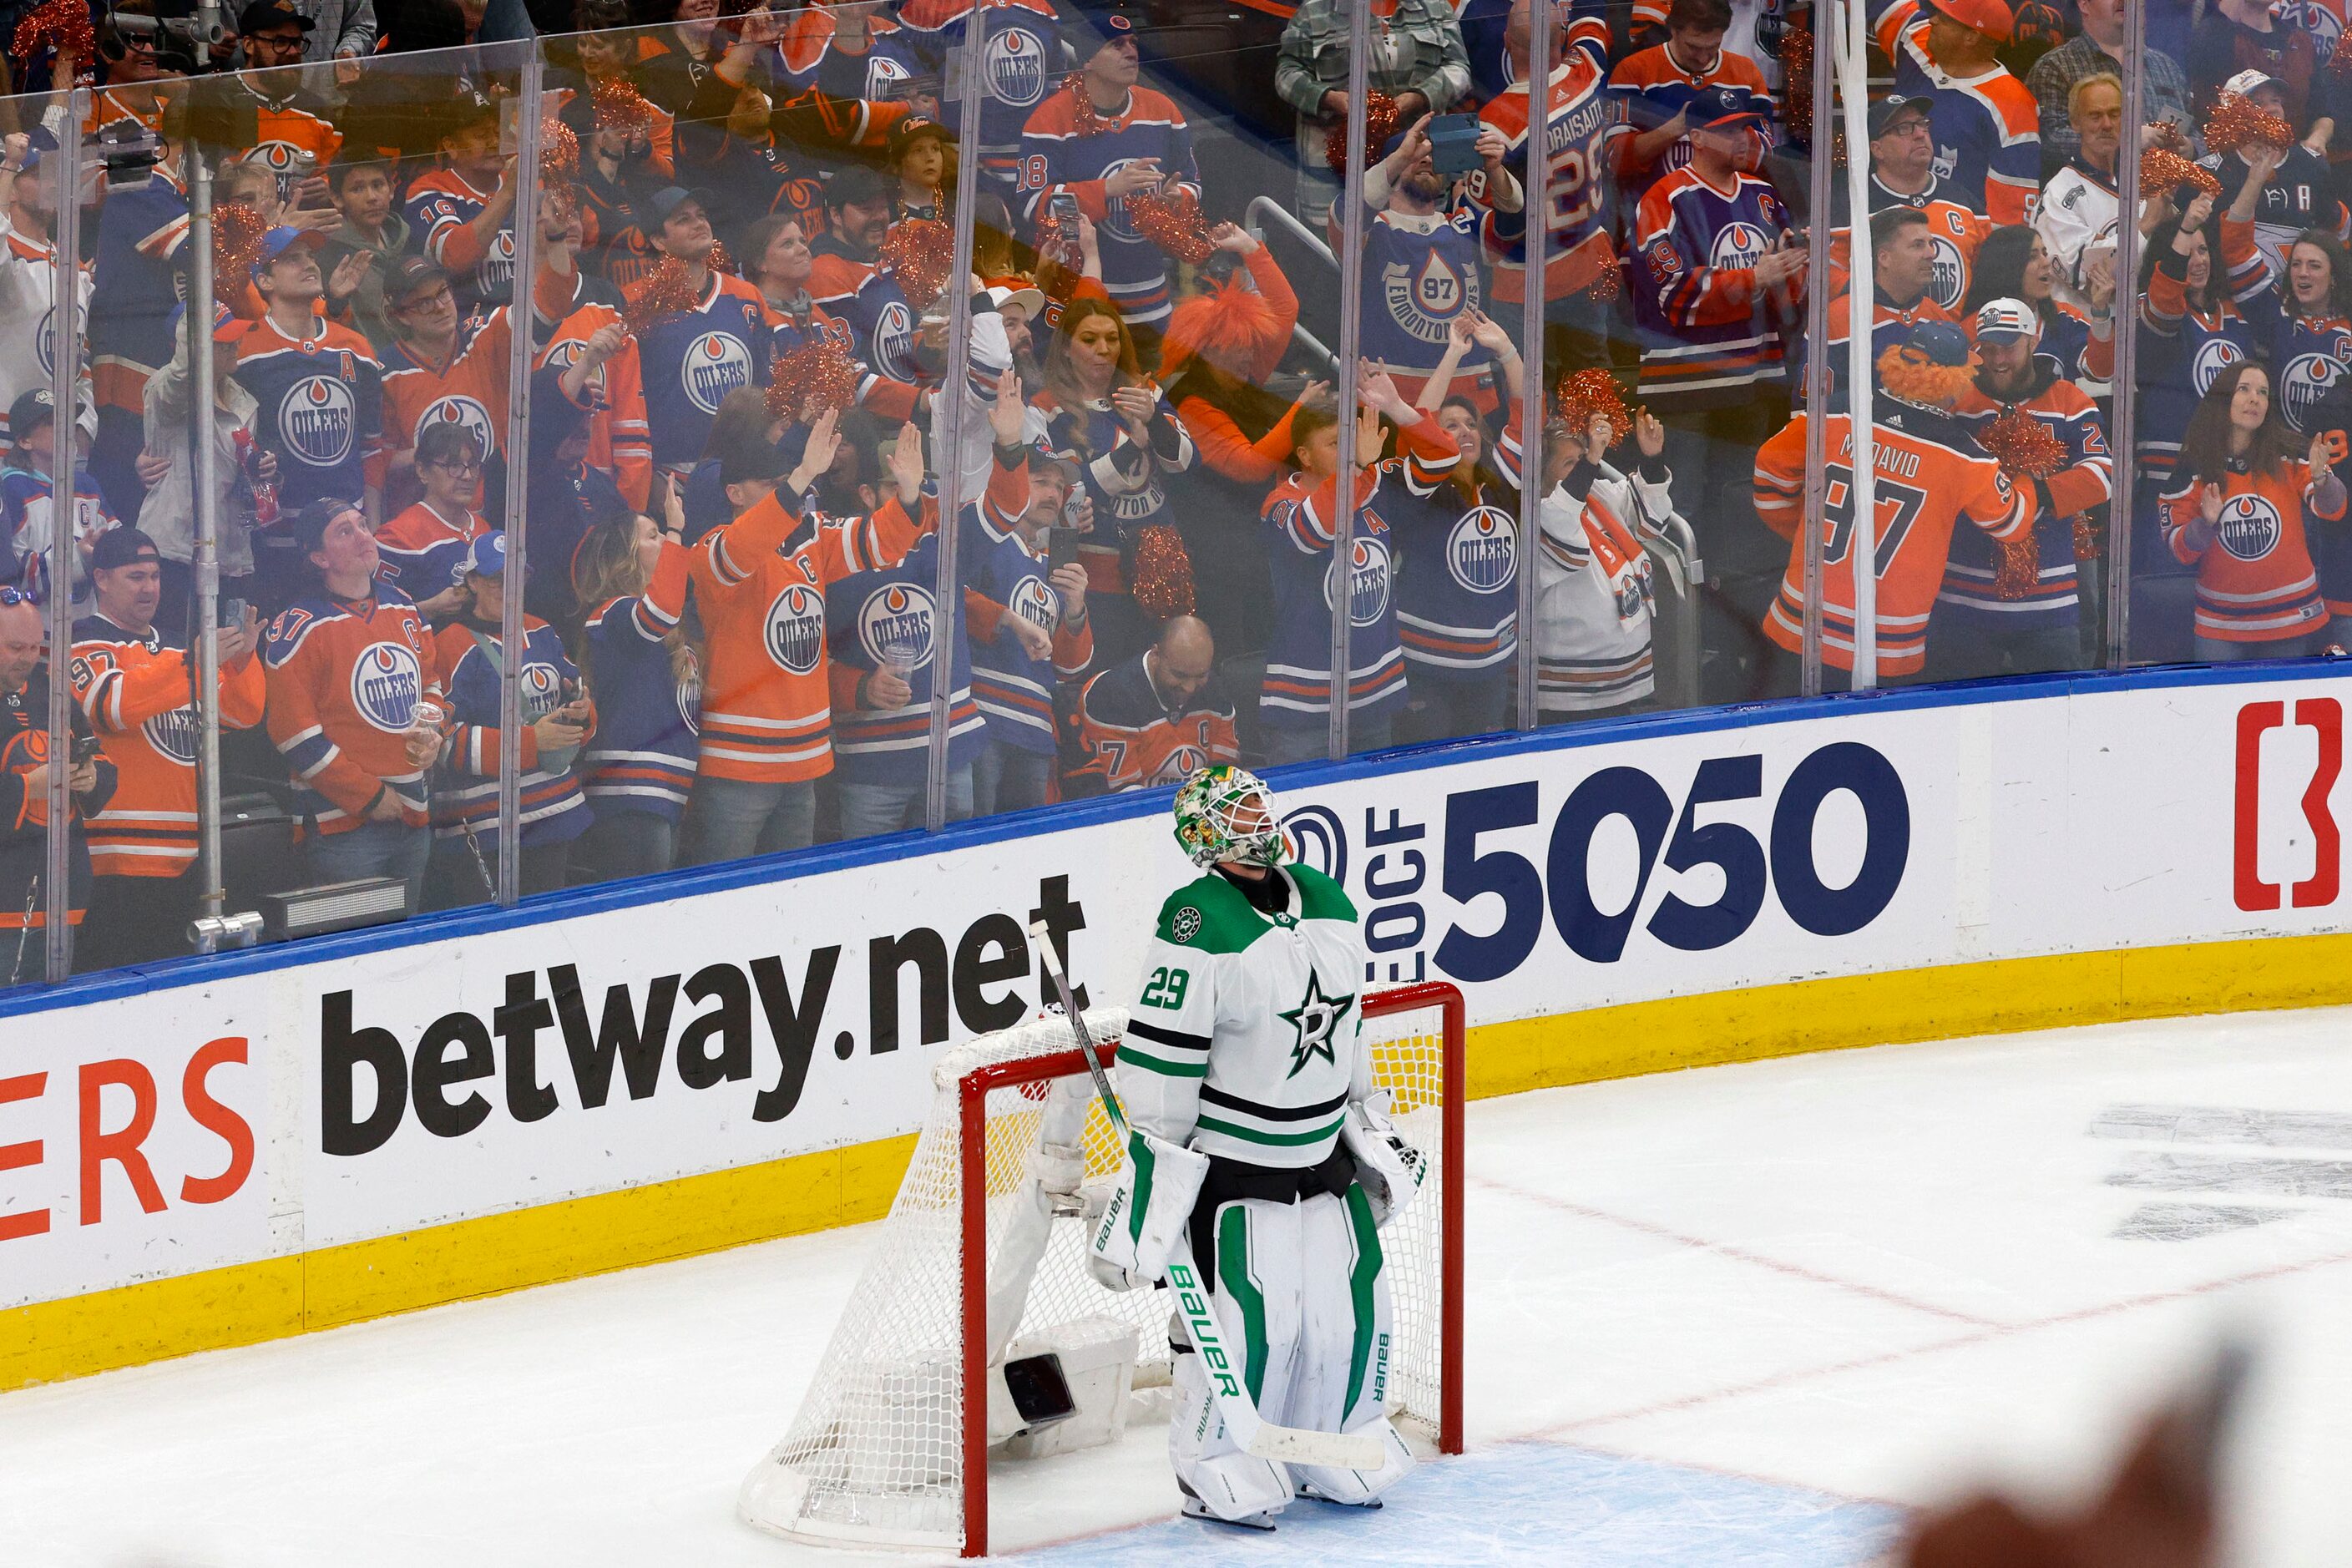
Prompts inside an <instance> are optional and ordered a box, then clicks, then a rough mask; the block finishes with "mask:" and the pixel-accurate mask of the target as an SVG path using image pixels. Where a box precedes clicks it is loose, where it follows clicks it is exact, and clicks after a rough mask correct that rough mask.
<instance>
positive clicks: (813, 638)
mask: <svg viewBox="0 0 2352 1568" xmlns="http://www.w3.org/2000/svg"><path fill="white" fill-rule="evenodd" d="M766 633H767V636H766V639H765V640H766V643H767V648H768V657H769V658H772V659H773V660H775V661H776V663H777V664H778V665H779V666H781V667H782V668H785V669H788V670H790V671H792V673H793V674H794V675H806V674H808V673H810V672H811V671H812V670H814V669H815V668H816V666H817V660H818V659H819V658H823V657H824V595H822V594H820V593H818V592H817V591H816V590H815V589H814V588H812V587H810V586H809V585H808V584H805V583H793V584H789V585H788V586H787V587H786V588H785V589H784V591H783V592H782V593H781V594H779V595H776V600H775V603H773V604H772V605H769V606H768V622H767V626H766Z"/></svg>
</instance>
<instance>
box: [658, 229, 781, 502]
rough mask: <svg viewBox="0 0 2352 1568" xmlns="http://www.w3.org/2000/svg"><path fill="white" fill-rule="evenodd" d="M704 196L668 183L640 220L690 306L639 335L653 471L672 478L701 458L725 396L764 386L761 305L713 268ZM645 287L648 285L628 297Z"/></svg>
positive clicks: (750, 291) (766, 341)
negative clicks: (680, 272) (681, 281)
mask: <svg viewBox="0 0 2352 1568" xmlns="http://www.w3.org/2000/svg"><path fill="white" fill-rule="evenodd" d="M706 198H707V193H705V192H702V191H688V190H682V189H680V188H679V187H677V186H676V185H672V186H670V187H669V188H668V189H667V190H664V191H662V192H660V193H659V194H657V195H655V197H654V198H653V201H652V202H651V204H650V206H649V210H648V212H647V215H646V216H648V217H649V218H651V219H652V222H653V226H652V228H651V229H650V230H649V231H648V232H649V233H650V235H651V236H652V238H653V242H654V245H655V246H656V248H658V249H659V250H660V251H661V253H662V255H663V256H664V257H665V258H668V259H669V260H673V261H676V262H677V263H679V264H680V265H681V266H682V267H683V268H685V270H686V286H687V291H688V295H689V296H690V297H691V298H692V300H693V301H694V302H693V303H692V304H691V305H689V306H688V307H687V308H686V309H684V310H678V311H677V312H675V313H673V314H670V315H667V316H666V317H664V318H663V319H662V320H661V321H658V322H656V323H655V325H654V326H653V327H652V328H650V329H649V330H647V331H643V332H640V333H638V334H637V361H638V364H639V366H640V367H641V373H642V374H643V375H644V377H645V393H646V423H647V425H649V426H651V427H652V431H653V443H654V467H655V468H659V469H662V470H663V471H665V472H667V473H670V474H674V475H684V474H685V473H686V472H687V471H688V469H690V468H693V467H694V465H695V464H696V463H697V462H698V461H699V460H700V459H701V458H702V455H703V446H704V444H705V442H706V441H708V440H709V436H710V420H711V416H713V415H715V414H717V413H718V412H719V403H720V401H721V400H722V399H724V398H725V397H726V395H728V394H729V393H730V392H732V391H734V390H735V389H736V388H737V387H739V386H765V385H767V384H768V364H769V353H770V344H771V340H772V336H773V333H772V331H771V329H770V327H769V321H768V306H767V302H766V301H765V300H761V298H760V291H759V290H758V289H754V288H752V287H751V284H749V283H747V282H745V281H744V280H743V279H740V278H737V277H735V276H733V275H732V274H730V273H724V272H716V271H713V270H712V269H711V266H710V258H711V252H712V251H714V250H715V249H717V248H718V245H719V238H718V236H717V235H715V234H713V233H712V232H711V227H710V203H709V200H708V199H706ZM650 287H652V280H651V279H648V280H647V281H646V283H642V284H639V285H638V286H637V288H636V289H631V290H630V298H631V299H632V300H635V299H636V298H637V297H638V295H639V294H640V293H641V292H642V291H643V290H644V289H647V288H650Z"/></svg>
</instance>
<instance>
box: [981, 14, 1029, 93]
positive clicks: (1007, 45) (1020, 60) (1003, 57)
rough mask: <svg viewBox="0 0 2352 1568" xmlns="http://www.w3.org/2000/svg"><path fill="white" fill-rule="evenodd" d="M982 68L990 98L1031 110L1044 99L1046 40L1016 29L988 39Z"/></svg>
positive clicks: (1019, 27)
mask: <svg viewBox="0 0 2352 1568" xmlns="http://www.w3.org/2000/svg"><path fill="white" fill-rule="evenodd" d="M981 68H982V71H984V72H985V73H986V76H987V80H988V91H989V95H990V96H991V97H992V98H994V99H995V100H996V101H997V102H999V103H1003V104H1008V105H1010V106H1011V107H1013V108H1014V109H1034V108H1036V107H1037V105H1038V103H1039V102H1040V101H1041V100H1043V99H1044V98H1045V40H1044V39H1042V38H1040V37H1038V36H1037V35H1036V34H1034V33H1033V32H1031V31H1030V30H1029V29H1028V28H1026V27H1024V26H1010V27H1007V28H1005V29H1004V30H1003V32H1001V33H999V34H997V35H996V36H995V37H992V38H991V39H989V40H988V46H987V47H986V49H985V50H983V51H982V67H981Z"/></svg>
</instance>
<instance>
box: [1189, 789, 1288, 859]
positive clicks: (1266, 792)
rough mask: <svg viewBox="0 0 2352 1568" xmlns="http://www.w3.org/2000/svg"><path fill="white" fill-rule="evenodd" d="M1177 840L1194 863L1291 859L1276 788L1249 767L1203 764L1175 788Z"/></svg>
mask: <svg viewBox="0 0 2352 1568" xmlns="http://www.w3.org/2000/svg"><path fill="white" fill-rule="evenodd" d="M1176 842H1177V843H1179V844H1181V845H1182V846H1183V847H1184V853H1185V854H1186V855H1188V856H1190V857H1192V864H1194V865H1195V866H1202V867H1208V866H1214V865H1217V864H1219V863H1220V862H1223V861H1226V860H1234V861H1239V862H1240V863H1242V864H1243V865H1245V866H1279V865H1281V864H1282V863H1283V862H1284V861H1285V860H1287V859H1288V858H1290V852H1289V849H1288V847H1287V846H1286V845H1285V843H1284V842H1283V837H1282V821H1281V818H1280V817H1279V816H1276V813H1275V808H1274V792H1273V791H1272V790H1270V789H1268V788H1266V787H1265V783H1264V782H1263V781H1261V780H1260V779H1259V778H1258V776H1257V775H1256V774H1255V773H1251V772H1250V771H1249V770H1248V769H1246V768H1237V767H1234V766H1232V765H1231V764H1229V763H1218V764H1217V765H1215V766H1214V767H1206V768H1202V770H1201V771H1200V772H1199V773H1194V774H1193V775H1192V777H1191V778H1189V779H1186V780H1185V781H1184V783H1183V784H1182V785H1181V787H1179V788H1178V790H1177V791H1176Z"/></svg>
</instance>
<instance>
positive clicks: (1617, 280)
mask: <svg viewBox="0 0 2352 1568" xmlns="http://www.w3.org/2000/svg"><path fill="white" fill-rule="evenodd" d="M1624 288H1625V264H1624V263H1623V262H1622V261H1620V260H1618V259H1617V253H1616V252H1615V251H1613V250H1612V251H1611V252H1609V253H1608V254H1607V255H1605V256H1603V257H1602V258H1601V270H1600V271H1598V272H1595V273H1594V274H1593V275H1592V281H1591V282H1590V283H1587V284H1586V285H1585V286H1584V291H1585V292H1586V293H1588V294H1590V295H1591V296H1592V297H1593V298H1594V299H1596V300H1601V301H1602V302H1603V303H1604V304H1605V303H1606V302H1608V301H1609V300H1614V299H1615V298H1617V296H1618V295H1619V294H1621V293H1622V292H1623V291H1624Z"/></svg>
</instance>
